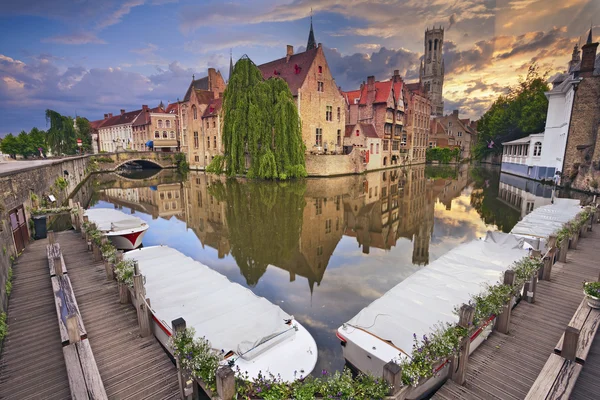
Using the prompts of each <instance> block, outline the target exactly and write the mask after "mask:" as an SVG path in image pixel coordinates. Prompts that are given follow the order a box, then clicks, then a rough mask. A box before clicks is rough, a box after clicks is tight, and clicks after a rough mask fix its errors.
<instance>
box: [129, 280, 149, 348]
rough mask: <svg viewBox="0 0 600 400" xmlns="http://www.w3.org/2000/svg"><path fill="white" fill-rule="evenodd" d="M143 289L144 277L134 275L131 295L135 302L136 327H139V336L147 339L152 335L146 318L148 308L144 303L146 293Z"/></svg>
mask: <svg viewBox="0 0 600 400" xmlns="http://www.w3.org/2000/svg"><path fill="white" fill-rule="evenodd" d="M145 292H146V291H145V289H144V277H143V276H142V275H135V276H134V277H133V293H134V294H135V298H136V300H137V306H136V308H137V316H138V325H139V327H140V336H142V337H148V336H150V335H151V334H152V332H151V330H150V320H149V318H148V308H147V307H146V304H145V303H144V299H145V298H146V293H145Z"/></svg>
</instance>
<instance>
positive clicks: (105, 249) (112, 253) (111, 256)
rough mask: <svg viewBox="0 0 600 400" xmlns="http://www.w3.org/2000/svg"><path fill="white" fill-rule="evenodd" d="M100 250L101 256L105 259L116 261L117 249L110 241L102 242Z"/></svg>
mask: <svg viewBox="0 0 600 400" xmlns="http://www.w3.org/2000/svg"><path fill="white" fill-rule="evenodd" d="M100 251H101V252H102V257H103V258H104V259H105V260H107V261H109V262H113V263H114V262H115V261H116V258H117V249H116V248H115V246H113V245H112V243H111V242H106V243H103V244H102V246H100Z"/></svg>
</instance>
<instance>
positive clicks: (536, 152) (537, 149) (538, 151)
mask: <svg viewBox="0 0 600 400" xmlns="http://www.w3.org/2000/svg"><path fill="white" fill-rule="evenodd" d="M541 155H542V142H535V144H534V145H533V156H534V157H539V156H541Z"/></svg>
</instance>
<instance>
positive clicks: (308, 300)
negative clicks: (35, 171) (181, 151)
mask: <svg viewBox="0 0 600 400" xmlns="http://www.w3.org/2000/svg"><path fill="white" fill-rule="evenodd" d="M506 184H508V182H504V181H503V182H502V185H504V186H501V182H500V175H499V171H498V170H497V169H485V168H475V169H471V168H470V167H469V166H466V165H462V166H460V167H425V166H419V167H413V168H405V169H396V170H386V171H381V172H374V173H369V174H366V175H361V176H348V177H338V178H327V179H306V180H303V181H295V182H284V183H278V182H255V181H246V180H225V179H221V178H219V177H215V176H211V175H205V174H203V173H190V174H189V175H188V176H187V178H186V179H185V180H184V179H182V178H181V177H179V176H178V175H177V174H175V173H174V172H172V171H166V170H163V171H160V173H158V174H156V175H153V176H135V174H134V175H128V176H127V177H121V176H118V175H116V174H103V175H99V176H97V177H96V178H95V181H94V182H93V183H91V184H90V185H88V186H86V188H87V189H86V190H88V192H90V193H92V196H95V197H96V198H98V199H99V202H98V204H97V205H95V206H96V207H117V208H123V210H124V211H127V210H129V212H132V213H137V215H138V216H139V217H141V218H143V219H144V220H146V221H147V222H148V224H149V225H150V228H151V229H150V230H149V231H148V234H147V235H146V236H145V238H144V245H146V246H151V245H156V244H167V245H169V246H171V247H174V248H176V249H178V250H179V251H181V252H183V253H184V254H186V255H189V256H191V257H193V258H195V259H196V260H198V261H200V262H202V263H204V264H206V265H209V266H210V267H211V268H213V269H215V270H217V271H219V272H220V273H222V274H224V275H225V276H227V277H228V278H229V279H230V280H232V281H234V282H238V283H240V284H242V285H245V286H247V287H250V288H251V289H252V291H253V292H254V293H256V294H257V295H260V296H264V297H266V298H267V299H269V300H270V301H272V302H273V303H275V304H278V305H280V306H281V307H282V308H283V309H284V310H285V311H286V312H288V313H290V314H293V315H295V317H296V318H297V319H298V320H299V321H300V322H301V323H303V324H304V325H305V326H306V327H307V329H309V331H310V332H311V334H313V336H314V337H315V340H316V341H317V345H318V346H319V363H318V365H317V368H316V370H319V368H321V369H322V368H326V369H332V368H333V369H339V368H341V367H342V366H343V359H342V357H341V351H340V348H339V343H338V342H337V340H336V338H335V329H336V328H337V327H338V326H339V325H341V324H342V323H343V322H345V321H347V320H348V319H350V318H351V317H352V316H354V315H355V314H356V313H357V312H359V311H360V310H361V309H362V308H363V307H365V306H367V305H368V304H369V303H370V302H371V301H373V300H375V299H376V298H378V297H379V296H381V295H382V294H383V293H385V292H386V291H387V290H389V289H390V288H392V287H393V286H395V285H396V284H398V283H399V282H401V281H402V280H403V279H405V278H406V277H408V276H410V275H411V274H412V273H414V272H415V271H416V270H418V269H419V268H422V267H423V266H425V265H427V264H428V263H429V262H431V261H432V260H434V259H436V258H437V257H439V256H441V255H443V254H444V253H446V252H447V251H448V250H450V249H451V248H453V247H455V246H456V245H458V244H460V243H462V242H465V241H468V240H472V239H474V238H477V237H481V236H482V235H483V234H484V233H485V231H486V230H487V229H492V230H495V229H498V228H497V227H499V228H500V229H502V230H510V228H512V225H514V223H516V222H517V220H518V219H519V217H520V216H521V213H520V212H519V211H517V210H516V209H515V207H514V206H513V205H512V203H510V202H507V201H506V200H505V199H504V198H503V197H502V196H501V195H500V194H499V193H500V192H499V188H500V187H502V189H503V190H507V186H505V185H506ZM90 186H91V188H92V190H89V188H90ZM502 193H504V192H502ZM536 204H537V203H536ZM511 224H512V225H511ZM399 306H401V305H399Z"/></svg>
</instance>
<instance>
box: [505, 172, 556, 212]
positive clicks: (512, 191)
mask: <svg viewBox="0 0 600 400" xmlns="http://www.w3.org/2000/svg"><path fill="white" fill-rule="evenodd" d="M552 190H553V187H552V186H548V185H542V184H541V183H540V182H536V181H532V180H529V179H525V178H521V177H518V176H514V175H509V174H505V173H501V174H500V185H499V187H498V199H499V200H500V201H501V202H503V203H504V204H507V205H508V206H509V207H511V208H513V209H515V210H517V211H518V212H520V214H521V216H520V217H521V218H523V217H524V216H526V215H527V214H529V213H530V212H531V211H533V210H534V209H536V208H538V207H541V206H545V205H548V204H550V202H551V201H552Z"/></svg>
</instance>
